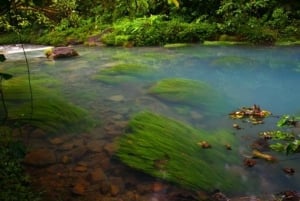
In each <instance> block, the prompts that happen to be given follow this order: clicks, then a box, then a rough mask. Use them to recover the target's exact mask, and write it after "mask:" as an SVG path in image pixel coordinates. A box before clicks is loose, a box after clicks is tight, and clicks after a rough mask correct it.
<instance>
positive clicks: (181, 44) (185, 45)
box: [164, 43, 189, 49]
mask: <svg viewBox="0 0 300 201" xmlns="http://www.w3.org/2000/svg"><path fill="white" fill-rule="evenodd" d="M188 46H189V44H188V43H169V44H165V45H164V48H170V49H173V48H182V47H188Z"/></svg>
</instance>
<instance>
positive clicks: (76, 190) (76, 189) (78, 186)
mask: <svg viewBox="0 0 300 201" xmlns="http://www.w3.org/2000/svg"><path fill="white" fill-rule="evenodd" d="M87 187H88V182H87V181H85V180H79V181H77V182H76V183H75V184H74V185H73V188H72V193H73V194H74V195H81V196H82V195H84V194H85V192H86V189H87Z"/></svg>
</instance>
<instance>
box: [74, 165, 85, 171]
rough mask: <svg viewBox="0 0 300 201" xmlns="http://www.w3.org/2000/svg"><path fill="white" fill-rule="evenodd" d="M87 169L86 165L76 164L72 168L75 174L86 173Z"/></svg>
mask: <svg viewBox="0 0 300 201" xmlns="http://www.w3.org/2000/svg"><path fill="white" fill-rule="evenodd" d="M87 169H88V167H87V166H86V165H81V164H78V165H76V166H75V167H74V171H76V172H86V171H87Z"/></svg>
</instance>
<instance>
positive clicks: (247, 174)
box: [0, 45, 300, 195]
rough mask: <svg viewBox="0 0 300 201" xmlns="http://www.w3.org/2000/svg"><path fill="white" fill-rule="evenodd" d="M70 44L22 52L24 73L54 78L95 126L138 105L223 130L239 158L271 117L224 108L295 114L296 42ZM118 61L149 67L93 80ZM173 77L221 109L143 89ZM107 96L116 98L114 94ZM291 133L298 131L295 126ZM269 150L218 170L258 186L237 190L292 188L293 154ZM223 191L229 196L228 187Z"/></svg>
mask: <svg viewBox="0 0 300 201" xmlns="http://www.w3.org/2000/svg"><path fill="white" fill-rule="evenodd" d="M75 49H76V50H77V51H78V52H79V54H80V56H79V57H76V58H72V59H62V60H56V61H50V60H47V59H46V58H44V57H43V54H42V53H43V52H42V51H35V52H28V53H27V55H28V57H29V62H30V69H31V73H32V77H34V76H40V75H42V74H43V75H44V74H47V75H50V76H52V77H54V78H55V79H57V80H58V81H59V82H61V83H62V85H61V86H60V87H61V90H62V91H63V94H64V96H65V97H66V98H67V99H68V100H69V101H71V102H73V103H74V104H76V105H79V106H81V107H83V108H85V109H87V110H88V111H90V114H91V115H92V116H93V117H94V119H95V120H96V121H97V122H98V123H99V124H100V123H101V122H103V121H105V120H106V119H109V116H114V117H116V116H118V115H121V116H122V118H123V119H124V120H128V119H129V118H130V117H131V116H132V115H133V114H135V113H136V112H138V111H141V110H150V111H153V112H157V113H161V114H164V115H167V116H170V117H172V118H175V119H178V120H181V121H184V122H187V123H188V124H191V125H192V126H194V127H196V128H199V129H205V130H208V131H210V130H218V129H227V130H230V131H231V132H232V133H234V134H235V135H236V137H237V139H238V140H239V143H240V146H239V147H236V149H238V150H239V154H240V157H241V159H242V158H243V156H248V155H249V154H251V149H250V144H251V142H252V141H253V140H255V139H256V138H257V133H258V132H260V131H263V130H268V129H273V128H274V124H275V123H276V121H277V120H278V119H277V118H276V117H270V118H268V119H266V121H265V124H263V125H258V126H253V125H250V124H247V123H241V122H238V121H233V120H231V119H230V118H229V117H228V113H230V112H232V111H234V110H236V109H238V108H240V107H242V106H252V105H253V104H257V105H260V106H261V107H262V109H266V110H268V111H271V112H272V113H273V114H274V115H275V116H277V115H283V114H299V113H300V104H299V100H300V93H299V89H298V86H299V82H300V76H299V75H300V57H299V55H300V48H299V47H280V48H278V47H223V46H220V47H215V46H214V47H205V46H198V45H195V46H190V47H187V48H180V49H164V48H160V47H149V48H148V47H147V48H131V49H124V48H98V47H89V48H88V47H79V46H78V47H75ZM22 56H23V53H13V54H8V55H7V61H6V62H4V63H1V64H0V67H1V69H10V68H14V66H22V65H24V59H22ZM118 63H139V64H145V65H147V66H148V67H150V68H152V69H153V70H154V71H153V73H152V74H151V75H150V76H141V77H138V78H137V79H135V81H133V82H124V83H121V84H117V85H110V84H105V83H102V82H99V81H96V80H94V79H93V76H94V75H95V74H96V73H97V72H98V71H99V70H101V69H104V68H109V67H111V66H114V65H115V64H118ZM18 73H19V72H18ZM18 73H16V74H15V76H18V75H19V74H18ZM24 73H26V71H24ZM173 77H181V78H188V79H193V80H200V81H204V82H206V83H207V84H209V85H210V86H212V87H213V88H214V89H215V90H216V91H217V92H219V93H220V94H222V96H223V101H222V102H221V104H223V105H222V112H218V111H212V113H214V114H210V113H207V112H206V111H204V108H201V107H199V108H198V107H193V108H186V106H184V105H174V104H170V103H166V102H163V101H162V100H159V99H156V98H155V97H152V96H150V95H149V94H147V89H148V88H149V86H151V84H153V83H154V82H155V81H157V80H160V79H163V78H173ZM49 85H51V83H49ZM113 97H115V98H116V97H117V98H120V99H121V100H120V99H119V100H114V98H113ZM216 109H217V107H216ZM186 111H188V112H186ZM191 112H192V113H193V114H195V113H196V117H192V115H191V114H192V113H191ZM197 115H198V116H197ZM236 122H238V123H240V124H241V126H242V127H243V128H245V129H242V130H239V131H237V130H235V129H233V128H232V124H233V123H236ZM296 132H298V133H300V132H299V131H297V130H296ZM271 154H272V155H274V156H276V157H277V158H278V159H279V161H278V162H277V163H267V162H260V163H259V164H257V165H256V166H255V167H253V168H245V167H244V166H243V162H242V160H241V163H240V164H235V165H234V166H230V165H228V164H226V163H225V162H224V174H226V171H235V172H237V174H239V175H240V176H241V181H242V182H244V183H249V185H252V182H251V181H252V180H258V181H259V186H257V187H256V188H253V186H249V190H246V192H244V193H245V194H251V195H252V194H257V195H260V194H272V193H275V192H280V191H283V190H287V189H292V190H296V191H300V189H299V188H300V187H299V186H300V175H299V174H298V172H297V171H298V170H300V165H299V164H298V163H299V160H300V156H299V155H298V154H295V155H292V156H285V155H283V154H277V153H275V152H274V153H273V152H271ZM297 157H298V158H297ZM295 158H296V159H295ZM284 167H293V168H294V169H295V170H296V174H295V175H293V176H289V175H286V174H284V173H283V171H282V168H284ZM237 185H239V184H237ZM240 193H241V192H239V194H240ZM229 194H232V195H234V194H235V192H234V189H233V190H232V192H229Z"/></svg>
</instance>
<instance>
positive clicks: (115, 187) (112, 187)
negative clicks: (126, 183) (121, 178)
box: [110, 184, 120, 196]
mask: <svg viewBox="0 0 300 201" xmlns="http://www.w3.org/2000/svg"><path fill="white" fill-rule="evenodd" d="M119 193H120V187H119V186H118V185H116V184H110V194H111V195H112V196H117V195H118V194H119Z"/></svg>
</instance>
